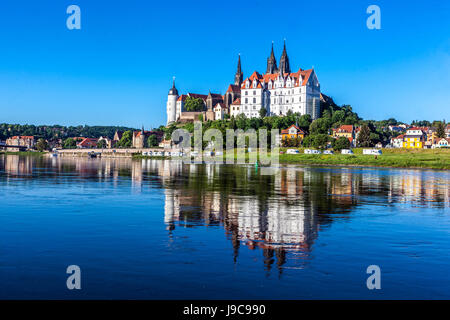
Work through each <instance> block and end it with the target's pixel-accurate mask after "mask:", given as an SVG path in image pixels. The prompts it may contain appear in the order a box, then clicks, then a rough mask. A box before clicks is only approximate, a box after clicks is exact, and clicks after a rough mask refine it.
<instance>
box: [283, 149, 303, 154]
mask: <svg viewBox="0 0 450 320" xmlns="http://www.w3.org/2000/svg"><path fill="white" fill-rule="evenodd" d="M286 153H287V154H299V153H300V151H298V150H297V149H287V151H286Z"/></svg>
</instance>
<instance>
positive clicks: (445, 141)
mask: <svg viewBox="0 0 450 320" xmlns="http://www.w3.org/2000/svg"><path fill="white" fill-rule="evenodd" d="M449 147H450V138H440V139H436V141H435V143H434V144H433V145H432V146H431V148H432V149H436V148H449Z"/></svg>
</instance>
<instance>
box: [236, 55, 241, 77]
mask: <svg viewBox="0 0 450 320" xmlns="http://www.w3.org/2000/svg"><path fill="white" fill-rule="evenodd" d="M241 72H242V71H241V54H240V53H239V58H238V66H237V73H241Z"/></svg>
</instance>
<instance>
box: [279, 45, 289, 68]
mask: <svg viewBox="0 0 450 320" xmlns="http://www.w3.org/2000/svg"><path fill="white" fill-rule="evenodd" d="M279 70H280V73H282V74H283V75H284V74H285V73H291V67H290V66H289V57H288V55H287V50H286V39H284V45H283V53H282V54H281V58H280V69H279Z"/></svg>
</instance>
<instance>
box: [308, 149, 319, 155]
mask: <svg viewBox="0 0 450 320" xmlns="http://www.w3.org/2000/svg"><path fill="white" fill-rule="evenodd" d="M304 153H306V154H321V153H322V152H320V150H314V149H305V151H304Z"/></svg>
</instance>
